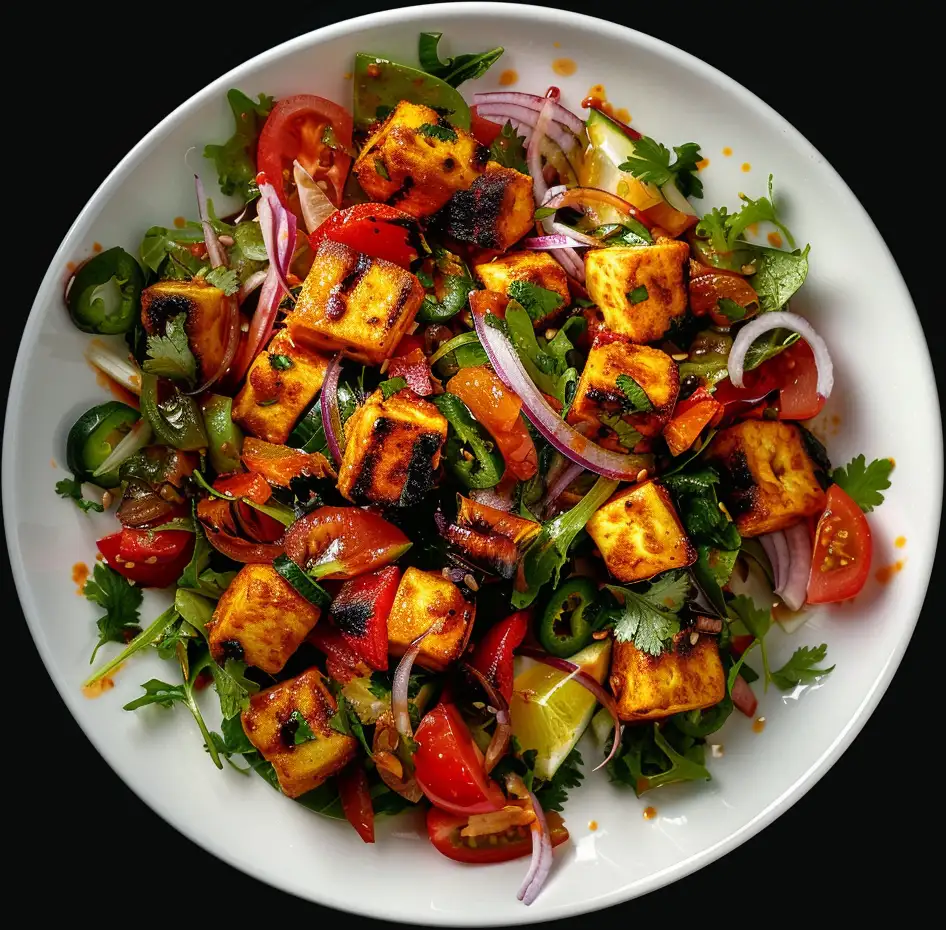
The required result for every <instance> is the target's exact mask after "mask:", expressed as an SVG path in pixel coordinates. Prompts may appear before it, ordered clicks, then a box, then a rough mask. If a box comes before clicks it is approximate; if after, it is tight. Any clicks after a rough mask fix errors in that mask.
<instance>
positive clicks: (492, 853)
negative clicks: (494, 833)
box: [427, 807, 568, 864]
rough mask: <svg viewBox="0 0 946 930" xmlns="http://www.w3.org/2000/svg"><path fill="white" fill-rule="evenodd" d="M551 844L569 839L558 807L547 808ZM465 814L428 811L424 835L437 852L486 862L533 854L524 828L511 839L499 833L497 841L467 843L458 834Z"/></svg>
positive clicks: (546, 816) (435, 808)
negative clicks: (549, 809)
mask: <svg viewBox="0 0 946 930" xmlns="http://www.w3.org/2000/svg"><path fill="white" fill-rule="evenodd" d="M545 819H546V821H548V825H549V833H550V834H551V836H552V846H553V847H555V846H561V845H562V843H564V842H565V841H566V840H567V839H568V830H566V829H565V824H564V822H563V821H562V817H561V815H560V814H559V813H558V812H557V811H546V814H545ZM467 820H468V818H467V817H465V816H462V815H459V814H450V813H447V812H446V811H442V810H440V808H437V807H431V808H430V809H429V810H428V811H427V837H428V838H429V839H430V842H431V843H433V845H434V848H435V849H436V850H437V852H439V853H441V854H442V855H444V856H446V857H447V858H448V859H453V860H454V861H455V862H468V863H474V864H475V863H487V862H509V861H510V860H511V859H521V858H523V857H524V856H529V855H531V854H532V837H531V835H530V831H529V830H527V829H524V830H522V831H521V833H520V835H518V836H516V837H515V838H514V839H509V838H507V837H506V836H505V835H504V836H502V837H501V838H500V840H499V842H498V843H497V844H496V845H493V844H492V843H488V842H486V843H481V844H478V845H476V846H469V845H467V844H466V843H464V842H463V841H462V839H461V837H460V830H462V829H463V827H465V826H466V823H467Z"/></svg>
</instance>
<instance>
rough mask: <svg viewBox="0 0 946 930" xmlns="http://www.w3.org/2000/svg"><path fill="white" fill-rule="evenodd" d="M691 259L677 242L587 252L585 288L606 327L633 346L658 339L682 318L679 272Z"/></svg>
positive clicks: (683, 294)
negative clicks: (630, 342)
mask: <svg viewBox="0 0 946 930" xmlns="http://www.w3.org/2000/svg"><path fill="white" fill-rule="evenodd" d="M689 257H690V247H689V246H688V245H687V244H686V243H685V242H679V241H677V240H676V239H664V240H658V241H657V242H656V243H655V244H654V245H646V246H630V247H628V248H612V249H590V250H589V251H588V254H587V255H586V256H585V287H586V288H587V289H588V295H589V296H590V297H591V299H592V300H593V301H594V302H595V303H596V304H597V305H598V307H599V308H600V309H601V313H602V315H603V316H604V325H605V326H606V327H607V328H608V329H610V330H611V332H613V333H619V334H620V335H622V336H627V337H628V338H629V339H631V340H632V341H633V342H654V341H655V340H657V339H660V337H661V336H663V335H664V333H666V332H667V330H668V329H669V328H670V324H671V322H672V321H673V320H674V319H675V318H676V317H679V316H683V314H684V313H685V312H686V308H687V288H686V281H685V279H684V275H683V270H684V267H685V266H686V263H687V260H688V259H689Z"/></svg>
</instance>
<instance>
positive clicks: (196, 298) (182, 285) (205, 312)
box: [141, 278, 230, 382]
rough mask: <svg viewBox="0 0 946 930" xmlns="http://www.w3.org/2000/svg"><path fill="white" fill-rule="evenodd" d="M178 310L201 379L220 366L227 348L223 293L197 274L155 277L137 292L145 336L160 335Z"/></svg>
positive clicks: (225, 312)
mask: <svg viewBox="0 0 946 930" xmlns="http://www.w3.org/2000/svg"><path fill="white" fill-rule="evenodd" d="M182 313H183V314H185V316H186V317H187V321H186V323H185V324H184V331H185V332H186V333H187V341H188V343H189V344H190V349H191V352H193V353H194V358H196V359H197V368H198V372H197V374H198V381H201V382H204V381H206V380H207V379H208V378H211V377H213V375H214V374H215V373H216V372H217V370H218V369H219V368H220V364H221V363H222V362H223V357H224V353H225V351H226V348H227V335H228V333H229V331H230V322H229V318H230V314H229V309H228V307H227V297H226V295H225V294H224V293H223V291H221V290H220V288H219V287H214V286H213V285H212V284H207V283H206V282H205V281H203V280H202V279H201V278H194V279H193V280H192V281H159V282H158V283H157V284H152V285H151V287H146V288H145V289H144V290H143V291H142V292H141V323H142V325H143V326H144V328H145V332H146V333H147V334H148V335H149V336H155V335H158V336H163V335H164V334H165V328H166V326H167V322H168V320H172V319H174V318H175V317H177V316H180V315H181V314H182Z"/></svg>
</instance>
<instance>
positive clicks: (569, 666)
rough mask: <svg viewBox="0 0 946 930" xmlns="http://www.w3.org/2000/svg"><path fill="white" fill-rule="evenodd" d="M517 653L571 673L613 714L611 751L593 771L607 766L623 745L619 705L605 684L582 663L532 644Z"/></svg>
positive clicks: (568, 673) (573, 679) (572, 676)
mask: <svg viewBox="0 0 946 930" xmlns="http://www.w3.org/2000/svg"><path fill="white" fill-rule="evenodd" d="M516 654H517V655H520V656H526V657H528V658H530V659H535V661H536V662H542V663H544V664H545V665H548V666H551V667H552V668H555V669H558V670H559V671H560V672H565V673H566V674H567V675H570V676H571V678H572V681H575V682H577V683H578V684H580V685H581V686H582V687H583V688H585V689H587V690H588V691H590V692H591V693H592V694H593V695H594V697H595V699H596V700H597V701H598V703H599V704H600V705H601V706H602V707H604V708H605V709H606V710H607V712H608V713H609V714H610V715H611V720H612V722H613V723H614V740H613V741H612V743H611V751H610V752H609V753H608V755H607V758H606V759H605V760H604V762H601V763H599V764H598V765H596V766H595V767H594V768H593V769H592V771H593V772H597V771H598V769H600V768H603V767H604V766H606V765H607V764H608V763H609V762H610V761H611V760H612V759H613V758H614V757H615V755H617V751H618V748H619V747H620V745H621V733H622V730H623V728H622V726H621V718H620V717H619V716H618V705H617V702H616V701H615V700H614V696H613V695H612V694H611V693H610V692H609V691H608V690H607V689H606V688H605V687H604V685H599V684H598V682H596V681H595V680H594V678H592V677H591V676H590V675H589V674H588V673H587V672H585V671H583V670H582V668H581V666H580V665H576V664H575V663H574V662H570V661H569V660H568V659H559V658H558V657H557V656H550V655H549V654H548V653H547V652H542V650H541V649H534V648H532V647H531V646H523V647H521V648H519V649H517V650H516Z"/></svg>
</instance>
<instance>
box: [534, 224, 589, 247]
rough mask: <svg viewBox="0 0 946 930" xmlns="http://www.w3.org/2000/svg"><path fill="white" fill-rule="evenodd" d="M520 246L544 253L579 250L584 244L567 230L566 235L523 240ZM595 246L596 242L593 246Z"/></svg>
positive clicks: (558, 234) (556, 234)
mask: <svg viewBox="0 0 946 930" xmlns="http://www.w3.org/2000/svg"><path fill="white" fill-rule="evenodd" d="M566 228H567V227H566ZM522 244H523V246H524V247H525V248H527V249H530V250H533V251H540V252H545V251H548V250H549V249H580V248H581V247H582V246H583V245H584V244H585V243H584V242H579V241H578V240H577V239H575V238H573V232H572V230H570V229H569V230H568V232H567V233H555V234H553V235H549V236H533V237H532V238H531V239H524V240H523V242H522ZM597 244H598V242H597V240H596V241H595V245H597Z"/></svg>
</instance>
